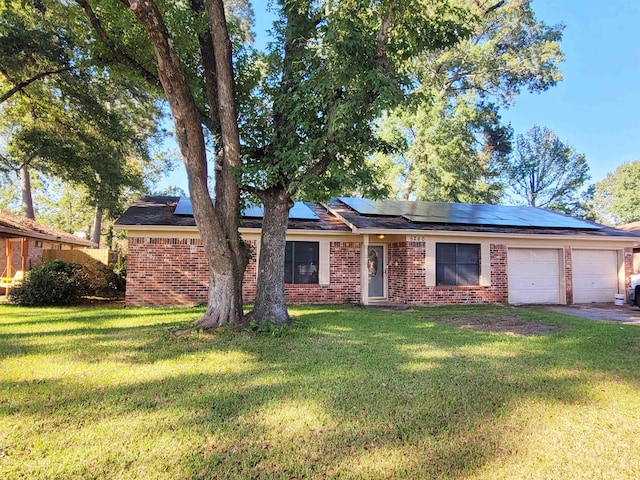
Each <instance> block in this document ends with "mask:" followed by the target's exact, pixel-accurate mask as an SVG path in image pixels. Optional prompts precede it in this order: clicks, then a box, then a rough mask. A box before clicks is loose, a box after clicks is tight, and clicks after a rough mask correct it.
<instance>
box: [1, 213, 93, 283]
mask: <svg viewBox="0 0 640 480" xmlns="http://www.w3.org/2000/svg"><path fill="white" fill-rule="evenodd" d="M95 246H96V245H95V244H94V243H93V242H90V241H88V240H84V239H82V238H78V237H74V236H73V235H71V234H69V233H66V232H63V231H62V230H58V229H57V228H53V227H49V226H46V225H42V224H40V223H38V222H36V221H35V220H31V219H29V218H26V217H21V216H20V215H15V214H13V213H11V212H8V211H6V210H0V272H1V273H2V275H1V276H2V277H12V276H13V275H14V274H15V272H16V271H18V270H22V271H27V270H29V269H31V268H33V267H35V266H37V265H40V264H41V263H42V252H43V251H44V250H55V249H60V250H68V249H74V248H86V247H95Z"/></svg>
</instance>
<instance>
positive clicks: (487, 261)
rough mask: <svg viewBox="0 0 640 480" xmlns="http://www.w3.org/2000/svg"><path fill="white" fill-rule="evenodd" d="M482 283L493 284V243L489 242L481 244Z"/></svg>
mask: <svg viewBox="0 0 640 480" xmlns="http://www.w3.org/2000/svg"><path fill="white" fill-rule="evenodd" d="M480 285H482V286H483V287H488V286H490V285H491V245H490V244H488V243H483V244H482V245H481V246H480Z"/></svg>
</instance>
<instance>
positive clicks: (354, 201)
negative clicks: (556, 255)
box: [338, 197, 602, 230]
mask: <svg viewBox="0 0 640 480" xmlns="http://www.w3.org/2000/svg"><path fill="white" fill-rule="evenodd" d="M338 200H340V201H341V202H342V203H344V204H345V205H347V206H349V207H350V208H352V209H354V210H355V211H357V212H358V213H360V214H361V215H372V216H402V217H403V218H405V219H407V220H409V221H411V222H416V223H447V224H459V225H486V226H505V227H506V226H509V227H545V228H571V229H586V230H599V229H600V228H602V227H601V226H598V225H594V224H591V223H589V222H586V221H584V220H581V219H578V218H573V217H569V216H567V215H562V214H559V213H555V212H551V211H549V210H544V209H540V208H534V207H523V206H505V205H483V204H465V203H444V202H423V201H404V200H369V199H360V198H348V197H339V198H338Z"/></svg>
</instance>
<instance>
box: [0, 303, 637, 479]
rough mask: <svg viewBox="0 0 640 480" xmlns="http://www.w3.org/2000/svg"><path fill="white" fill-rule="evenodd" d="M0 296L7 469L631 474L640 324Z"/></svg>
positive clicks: (0, 413) (432, 311) (23, 473)
mask: <svg viewBox="0 0 640 480" xmlns="http://www.w3.org/2000/svg"><path fill="white" fill-rule="evenodd" d="M199 313H200V310H197V309H142V308H136V309H134V308H127V309H118V308H114V309H108V308H102V309H100V308H95V309H89V308H47V309H27V308H20V307H14V306H10V305H0V382H1V383H0V478H3V479H15V478H25V479H43V478H49V479H72V478H73V479H91V478H109V479H113V478H117V479H129V478H138V479H190V478H206V479H208V478H277V479H281V478H285V479H290V478H297V479H300V478H376V479H379V478H389V479H399V478H410V479H428V478H447V479H448V478H469V479H517V478H534V479H550V478H558V479H560V478H562V479H568V478H571V479H575V478H585V479H587V478H589V479H592V478H607V479H612V478H615V479H624V478H627V479H632V478H639V477H640V381H639V380H640V327H637V326H625V325H620V324H606V323H599V322H593V321H589V320H581V319H576V318H572V317H567V316H562V315H557V314H552V313H548V312H540V311H535V310H532V309H515V308H512V307H504V306H497V307H455V308H452V307H447V308H428V309H421V310H416V311H410V312H389V311H381V310H371V309H365V308H359V307H340V306H321V307H319V306H316V307H311V306H310V307H295V308H293V309H292V313H293V314H294V315H295V320H294V324H293V327H292V328H291V329H289V330H287V331H285V332H280V331H275V332H273V333H263V334H255V333H248V332H245V333H241V334H234V333H231V332H229V331H220V332H216V333H202V332H195V333H192V334H191V335H185V336H180V337H177V338H175V337H173V336H172V335H171V334H170V329H171V328H174V327H177V326H180V325H184V324H185V323H187V324H188V323H190V322H191V321H192V320H194V319H195V318H197V316H198V314H199Z"/></svg>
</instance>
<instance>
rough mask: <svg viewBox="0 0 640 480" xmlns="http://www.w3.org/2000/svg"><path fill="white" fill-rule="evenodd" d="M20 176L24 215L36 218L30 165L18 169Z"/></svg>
mask: <svg viewBox="0 0 640 480" xmlns="http://www.w3.org/2000/svg"><path fill="white" fill-rule="evenodd" d="M18 176H19V177H20V191H21V192H22V212H23V213H24V216H25V217H27V218H30V219H31V220H35V219H36V214H35V211H34V210H33V196H32V195H31V174H30V173H29V167H27V166H26V165H23V166H22V167H20V170H19V171H18Z"/></svg>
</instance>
